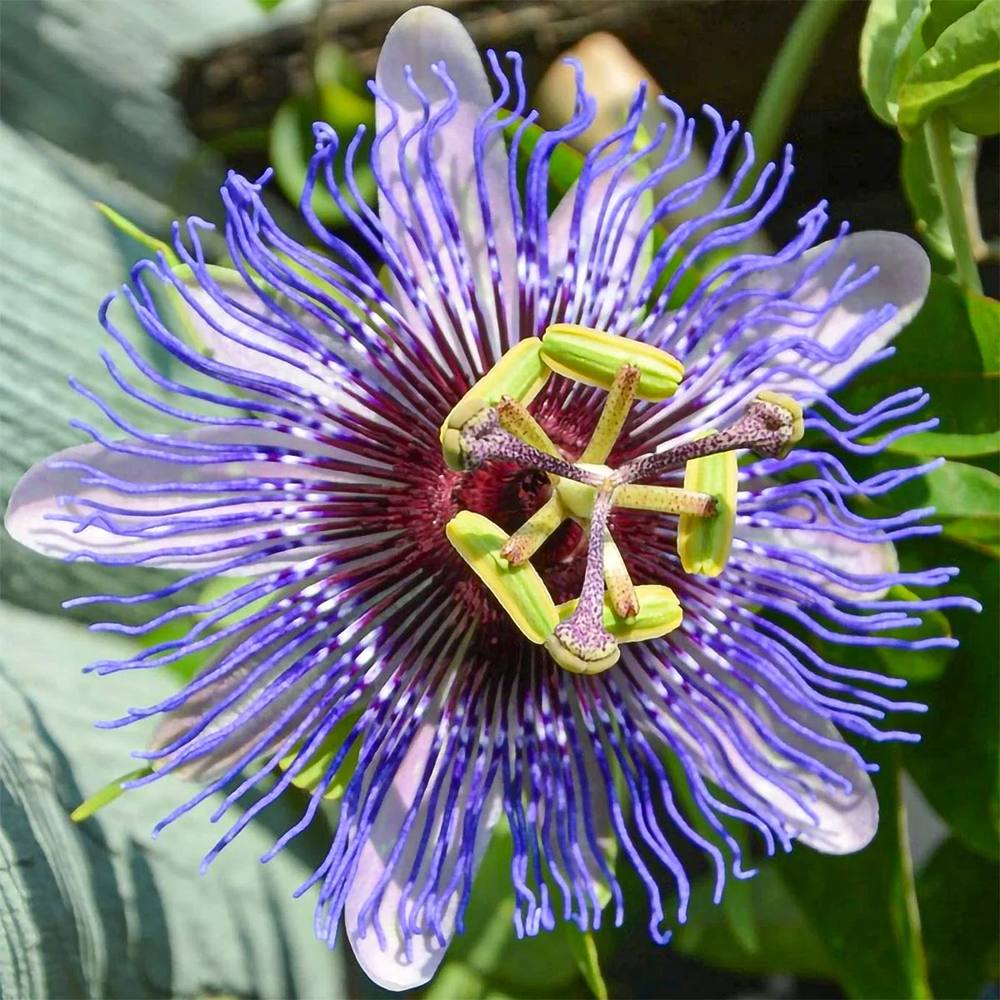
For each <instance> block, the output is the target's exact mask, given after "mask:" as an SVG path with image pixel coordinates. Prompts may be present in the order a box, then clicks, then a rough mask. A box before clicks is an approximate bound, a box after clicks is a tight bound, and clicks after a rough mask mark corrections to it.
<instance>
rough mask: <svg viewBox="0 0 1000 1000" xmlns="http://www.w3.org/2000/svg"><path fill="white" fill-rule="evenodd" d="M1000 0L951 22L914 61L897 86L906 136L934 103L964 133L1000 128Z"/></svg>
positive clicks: (988, 132) (984, 132) (992, 132)
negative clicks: (945, 110)
mask: <svg viewBox="0 0 1000 1000" xmlns="http://www.w3.org/2000/svg"><path fill="white" fill-rule="evenodd" d="M998 38H1000V0H982V2H981V3H980V4H978V5H977V6H976V7H975V8H974V9H973V10H971V11H969V12H968V13H967V14H964V15H963V16H962V17H960V18H958V20H956V21H954V22H952V23H951V24H949V25H948V26H947V27H946V28H945V29H944V30H943V31H942V32H941V34H940V35H939V36H938V38H937V40H936V41H935V42H934V45H933V46H932V47H931V48H929V49H928V50H927V51H926V52H925V53H924V54H923V55H922V56H920V58H919V59H918V60H917V61H916V62H915V63H914V64H913V68H912V69H911V70H910V72H909V74H908V75H907V77H906V80H905V82H904V83H903V84H902V85H901V86H900V88H899V94H898V98H899V122H898V124H899V128H900V131H901V132H903V134H904V135H905V134H906V133H908V132H912V131H914V130H915V129H917V128H918V127H919V126H920V125H922V124H923V123H924V122H925V121H926V120H927V119H928V118H929V117H930V115H931V114H932V113H933V112H934V111H936V110H937V109H938V108H947V110H948V114H949V116H950V117H951V120H952V121H953V122H954V123H955V124H956V125H957V126H958V127H959V128H960V129H962V131H963V132H971V133H973V134H975V135H995V134H996V133H997V132H1000V44H998V43H997V39H998Z"/></svg>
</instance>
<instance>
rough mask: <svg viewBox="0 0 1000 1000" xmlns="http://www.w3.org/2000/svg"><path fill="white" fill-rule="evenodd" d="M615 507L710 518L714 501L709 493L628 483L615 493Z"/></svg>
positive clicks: (714, 507)
mask: <svg viewBox="0 0 1000 1000" xmlns="http://www.w3.org/2000/svg"><path fill="white" fill-rule="evenodd" d="M615 506H616V507H627V508H628V509H629V510H653V511H657V512H658V513H660V514H693V515H694V516H695V517H712V515H713V514H715V511H716V506H717V505H716V501H715V497H713V496H712V495H711V494H709V493H699V492H698V491H696V490H689V489H686V488H685V489H681V488H679V487H677V486H649V485H646V484H642V485H637V484H635V483H630V484H629V485H627V486H619V487H618V489H617V490H616V491H615Z"/></svg>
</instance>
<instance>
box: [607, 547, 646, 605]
mask: <svg viewBox="0 0 1000 1000" xmlns="http://www.w3.org/2000/svg"><path fill="white" fill-rule="evenodd" d="M604 584H605V586H606V587H607V588H608V589H607V591H606V593H605V600H607V601H610V602H611V606H612V607H613V608H614V609H615V614H616V615H618V616H619V618H634V617H635V616H636V615H637V614H638V613H639V598H638V597H637V595H636V590H635V585H634V584H633V583H632V577H631V576H630V575H629V571H628V567H627V566H626V565H625V560H624V559H623V558H622V554H621V550H620V549H619V548H618V546H617V545H616V544H615V540H614V539H613V538H612V537H611V532H610V531H605V532H604Z"/></svg>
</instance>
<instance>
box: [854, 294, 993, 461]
mask: <svg viewBox="0 0 1000 1000" xmlns="http://www.w3.org/2000/svg"><path fill="white" fill-rule="evenodd" d="M893 346H894V347H895V354H894V355H893V356H892V357H891V358H889V359H887V360H886V361H883V362H882V363H881V364H879V365H876V366H875V367H873V368H869V369H868V370H867V371H866V372H865V373H864V376H863V377H861V378H856V379H854V380H853V381H852V382H850V383H849V384H848V385H847V386H846V387H845V388H844V389H842V390H841V391H840V392H839V393H838V396H839V398H840V400H841V402H843V403H844V405H845V406H847V407H848V408H849V409H853V410H855V412H861V411H862V410H864V409H867V408H868V407H870V406H872V405H874V404H875V403H877V402H878V401H879V400H881V399H884V398H885V397H886V396H889V395H891V394H892V393H895V392H899V391H900V390H901V389H907V388H910V387H912V386H915V385H916V386H922V387H923V388H924V389H925V390H926V391H927V392H928V393H929V394H930V396H931V402H930V404H929V405H928V406H927V407H926V410H925V412H926V414H927V415H928V416H934V417H937V418H938V419H939V420H940V425H939V427H938V428H937V430H936V431H932V432H930V433H923V434H920V435H919V437H917V436H914V437H912V438H901V439H899V441H897V442H895V443H894V444H893V445H892V446H891V447H892V448H893V450H895V451H900V452H906V450H907V447H908V445H907V442H911V441H915V440H916V441H919V443H920V447H921V448H922V449H923V451H922V452H921V453H922V454H937V455H945V454H948V453H949V452H948V449H949V448H955V449H956V452H957V454H962V452H963V451H965V452H967V451H969V450H970V449H971V450H973V451H974V450H976V449H978V448H980V447H982V445H983V442H984V439H983V438H982V437H979V435H985V434H993V433H995V432H996V431H997V429H998V424H1000V303H997V302H996V301H994V300H993V299H988V298H986V297H985V296H982V295H976V294H974V293H969V292H965V291H963V290H962V289H961V288H959V287H958V286H957V285H955V284H954V283H952V282H951V281H948V280H946V279H945V278H941V277H937V276H932V278H931V286H930V291H929V293H928V296H927V301H926V302H925V303H924V306H923V308H922V309H921V310H920V312H919V313H918V314H917V316H916V317H915V319H914V320H913V322H912V323H911V324H910V325H909V326H908V327H907V328H906V329H905V330H903V331H902V333H900V335H899V336H898V337H897V338H896V339H895V340H894V341H893ZM966 434H969V435H977V438H976V439H975V440H974V441H972V442H970V444H969V446H968V447H967V448H963V446H962V445H961V444H957V445H956V443H955V441H954V439H952V438H951V437H949V436H950V435H966ZM937 437H940V438H941V440H940V442H939V444H940V446H939V447H935V441H936V438H937Z"/></svg>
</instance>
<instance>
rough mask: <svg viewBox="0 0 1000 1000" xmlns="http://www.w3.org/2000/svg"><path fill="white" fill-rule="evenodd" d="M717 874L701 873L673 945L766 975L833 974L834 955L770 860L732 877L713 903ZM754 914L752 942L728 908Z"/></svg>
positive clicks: (708, 961) (730, 966)
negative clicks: (748, 875) (752, 873)
mask: <svg viewBox="0 0 1000 1000" xmlns="http://www.w3.org/2000/svg"><path fill="white" fill-rule="evenodd" d="M713 885H714V879H712V880H710V879H707V878H705V877H702V878H699V879H698V881H697V882H696V883H695V886H694V888H693V890H692V894H691V906H690V910H689V917H688V922H687V923H686V924H684V925H683V926H681V927H679V928H678V929H677V931H676V934H675V937H674V940H673V942H671V944H672V947H675V948H677V950H678V951H679V952H681V953H682V954H684V955H690V956H691V957H692V958H696V959H698V960H699V961H700V962H704V963H705V964H707V965H710V966H713V967H715V968H720V969H731V970H734V971H737V972H747V973H757V974H761V975H767V974H771V973H784V974H786V975H787V974H792V975H796V976H810V977H813V976H815V977H820V976H823V977H825V976H829V975H830V972H831V966H830V959H829V958H828V957H827V955H826V952H825V950H824V948H823V945H822V942H821V940H820V938H819V937H818V936H817V935H816V934H815V932H814V931H813V930H812V928H811V927H810V926H809V924H808V922H807V921H806V919H805V916H804V914H803V912H802V910H801V908H800V907H799V905H798V903H796V901H795V899H794V897H793V896H792V895H791V893H789V891H788V889H787V888H786V887H785V884H784V882H783V881H782V879H781V877H780V876H779V874H778V871H777V868H776V867H775V865H774V864H773V863H772V862H771V861H765V862H762V868H761V871H760V872H759V873H758V874H757V876H756V877H755V878H752V879H748V880H738V879H731V880H729V882H728V884H727V885H726V892H725V895H724V896H723V897H722V903H721V904H720V905H719V906H716V905H715V904H714V903H713V902H712V888H713ZM734 908H735V909H737V910H740V911H745V912H747V913H751V914H753V921H754V939H755V942H754V943H751V942H749V941H748V940H747V938H746V937H745V936H742V935H740V934H739V933H737V931H736V930H735V927H734V924H733V921H732V919H731V918H730V917H729V915H728V911H731V910H732V909H734Z"/></svg>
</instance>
